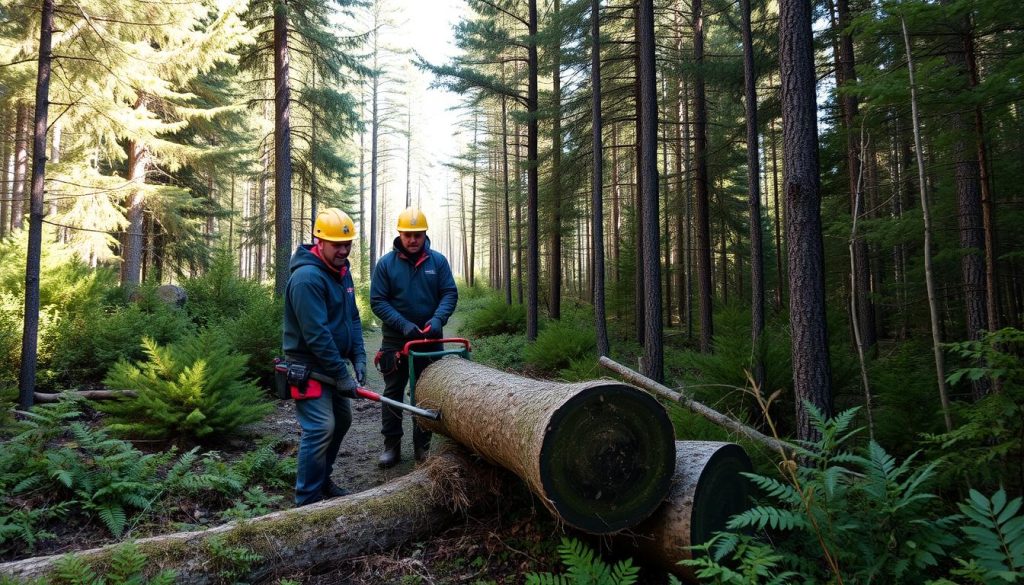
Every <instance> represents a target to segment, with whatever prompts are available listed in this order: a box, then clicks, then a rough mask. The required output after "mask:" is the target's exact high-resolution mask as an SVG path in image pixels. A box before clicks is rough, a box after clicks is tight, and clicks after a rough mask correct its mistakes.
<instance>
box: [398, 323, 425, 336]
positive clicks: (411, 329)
mask: <svg viewBox="0 0 1024 585" xmlns="http://www.w3.org/2000/svg"><path fill="white" fill-rule="evenodd" d="M420 333H422V332H421V331H420V328H419V327H417V326H416V325H414V324H413V322H412V321H406V322H405V328H403V329H402V335H403V336H405V337H418V336H419V334H420Z"/></svg>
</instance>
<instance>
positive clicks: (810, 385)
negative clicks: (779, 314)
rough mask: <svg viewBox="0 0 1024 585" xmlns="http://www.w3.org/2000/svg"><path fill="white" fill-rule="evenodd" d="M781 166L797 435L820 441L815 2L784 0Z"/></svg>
mask: <svg viewBox="0 0 1024 585" xmlns="http://www.w3.org/2000/svg"><path fill="white" fill-rule="evenodd" d="M779 56H780V70H781V81H782V94H781V103H782V132H783V152H782V156H783V165H784V166H785V169H786V179H785V202H786V234H787V244H788V246H787V257H788V259H789V291H790V294H789V299H790V300H789V312H790V323H791V329H792V351H791V353H792V364H793V390H794V394H795V401H796V420H797V436H798V437H799V438H801V439H804V440H813V439H814V438H816V434H817V431H816V430H815V428H814V425H813V424H812V423H811V419H810V416H809V414H808V410H807V405H808V404H810V405H813V406H814V407H815V408H817V409H818V410H819V411H820V412H822V413H823V414H825V415H826V416H831V414H832V372H831V365H830V363H829V347H828V327H827V322H826V317H825V261H824V245H823V243H822V233H821V178H820V176H819V172H820V170H819V162H818V126H817V123H818V120H817V102H816V98H815V81H816V78H815V74H814V42H813V35H812V33H811V2H810V0H780V2H779Z"/></svg>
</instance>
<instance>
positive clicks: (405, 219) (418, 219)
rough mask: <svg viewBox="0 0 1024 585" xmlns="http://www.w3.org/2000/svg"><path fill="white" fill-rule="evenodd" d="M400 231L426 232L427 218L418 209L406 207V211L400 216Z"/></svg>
mask: <svg viewBox="0 0 1024 585" xmlns="http://www.w3.org/2000/svg"><path fill="white" fill-rule="evenodd" d="M398 231H400V232H425V231H427V216H426V215H424V214H423V212H422V211H420V210H419V208H418V207H406V208H405V211H403V212H402V213H399V214H398Z"/></svg>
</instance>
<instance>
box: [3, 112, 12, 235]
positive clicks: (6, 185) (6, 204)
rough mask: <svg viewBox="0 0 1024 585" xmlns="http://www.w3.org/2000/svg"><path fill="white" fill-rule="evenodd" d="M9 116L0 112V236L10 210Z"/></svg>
mask: <svg viewBox="0 0 1024 585" xmlns="http://www.w3.org/2000/svg"><path fill="white" fill-rule="evenodd" d="M10 124H11V117H10V115H9V114H8V112H7V110H4V111H3V112H0V238H2V237H4V236H6V235H7V229H8V227H9V226H10V221H11V220H10V212H11V138H12V135H11V134H12V133H11V132H10V130H9V128H10Z"/></svg>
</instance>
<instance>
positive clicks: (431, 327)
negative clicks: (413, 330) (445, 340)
mask: <svg viewBox="0 0 1024 585" xmlns="http://www.w3.org/2000/svg"><path fill="white" fill-rule="evenodd" d="M443 328H444V325H441V320H440V319H438V318H437V317H434V318H433V319H431V320H430V321H427V325H426V327H424V328H423V335H424V336H426V337H427V339H440V338H441V335H442V333H443V331H442V330H443Z"/></svg>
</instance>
